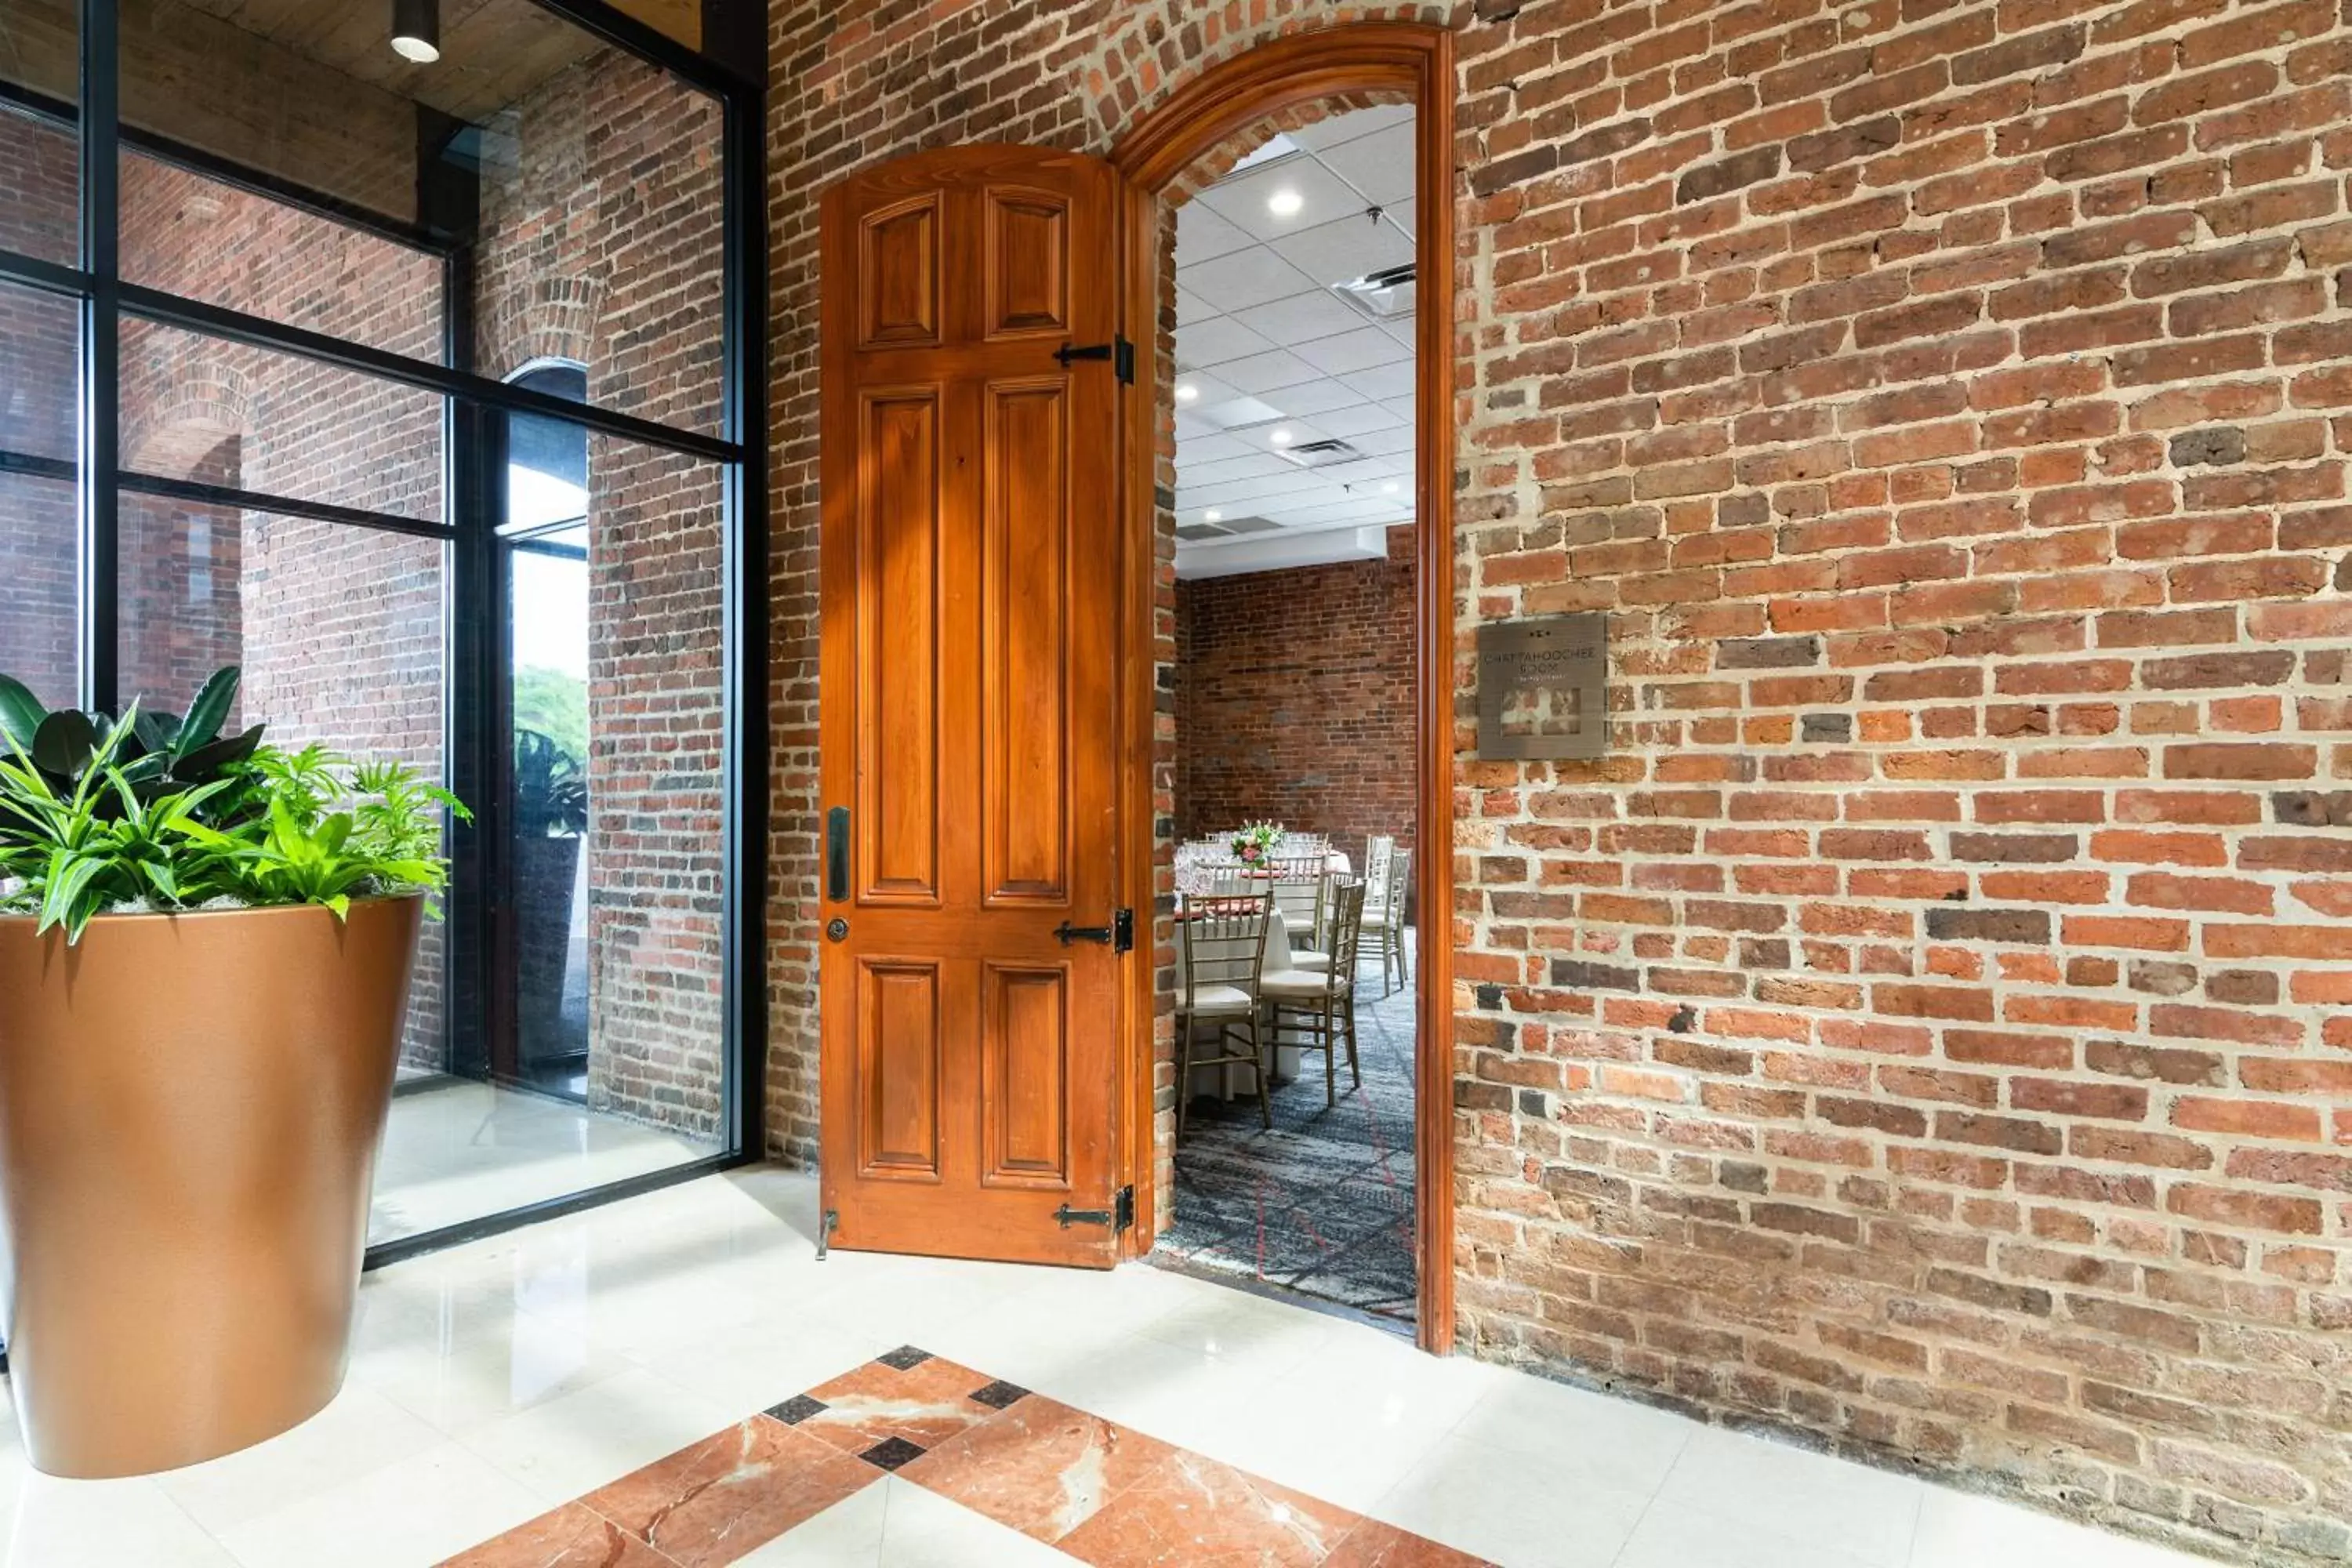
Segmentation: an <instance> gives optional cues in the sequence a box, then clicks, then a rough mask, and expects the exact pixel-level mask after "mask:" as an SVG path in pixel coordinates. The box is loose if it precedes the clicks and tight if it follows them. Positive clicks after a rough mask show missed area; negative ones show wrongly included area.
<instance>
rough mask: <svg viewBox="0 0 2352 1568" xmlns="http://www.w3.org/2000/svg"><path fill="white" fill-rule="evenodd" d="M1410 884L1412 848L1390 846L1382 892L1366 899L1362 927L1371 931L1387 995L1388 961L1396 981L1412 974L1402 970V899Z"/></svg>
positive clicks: (1404, 980) (1406, 980) (1400, 982)
mask: <svg viewBox="0 0 2352 1568" xmlns="http://www.w3.org/2000/svg"><path fill="white" fill-rule="evenodd" d="M1410 888H1412V850H1410V849H1397V848H1394V847H1391V851H1390V854H1389V858H1388V866H1387V868H1386V875H1385V876H1384V877H1383V879H1382V885H1381V895H1380V896H1379V897H1378V898H1376V899H1368V900H1366V902H1365V905H1364V929H1365V930H1366V931H1370V933H1371V937H1372V948H1373V950H1374V951H1375V952H1378V953H1379V954H1380V958H1381V995H1383V996H1386V995H1388V994H1390V992H1391V990H1393V989H1394V987H1392V986H1391V985H1390V984H1389V965H1390V963H1391V962H1393V963H1395V965H1396V974H1397V984H1398V985H1405V984H1411V983H1412V976H1411V975H1410V974H1407V973H1405V941H1404V900H1405V894H1406V891H1407V889H1410Z"/></svg>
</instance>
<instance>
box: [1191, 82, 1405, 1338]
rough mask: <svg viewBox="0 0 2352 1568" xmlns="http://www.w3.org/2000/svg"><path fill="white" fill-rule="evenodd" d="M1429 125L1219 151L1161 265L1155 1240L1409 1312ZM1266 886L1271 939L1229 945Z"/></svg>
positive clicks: (1396, 107) (1253, 1278)
mask: <svg viewBox="0 0 2352 1568" xmlns="http://www.w3.org/2000/svg"><path fill="white" fill-rule="evenodd" d="M1317 107H1318V108H1320V107H1321V106H1317ZM1289 118H1290V119H1297V118H1299V116H1298V115H1297V114H1293V115H1292V116H1290V117H1289ZM1415 135H1416V125H1415V114H1414V110H1413V107H1412V105H1411V104H1410V103H1391V104H1377V105H1368V106H1363V107H1349V106H1346V105H1344V104H1341V105H1335V106H1332V107H1331V109H1330V111H1329V112H1325V113H1320V114H1319V115H1318V117H1317V118H1314V119H1312V120H1311V121H1308V122H1307V123H1304V124H1298V125H1297V126H1295V127H1294V128H1292V129H1287V130H1270V129H1269V130H1268V131H1267V132H1266V133H1265V138H1264V139H1263V140H1262V141H1260V142H1258V143H1257V144H1256V145H1255V146H1254V147H1251V148H1250V149H1249V150H1248V151H1246V152H1244V153H1241V154H1240V156H1239V157H1238V158H1232V148H1233V146H1234V143H1233V142H1227V143H1226V144H1225V146H1224V147H1223V149H1221V150H1220V152H1219V153H1215V154H1213V155H1212V157H1213V158H1216V159H1228V158H1230V159H1231V167H1230V168H1226V169H1222V170H1221V169H1217V168H1214V167H1208V168H1200V167H1196V169H1195V170H1194V171H1192V174H1191V177H1190V179H1189V180H1188V184H1194V185H1197V187H1198V188H1197V190H1196V192H1195V194H1193V195H1191V196H1190V197H1189V198H1188V199H1186V200H1184V201H1183V202H1182V203H1181V205H1177V206H1175V208H1174V211H1173V215H1172V220H1173V237H1172V241H1173V257H1172V263H1173V272H1172V279H1171V274H1170V272H1169V269H1168V266H1167V264H1166V262H1165V261H1163V265H1162V269H1161V277H1162V281H1163V284H1171V283H1172V287H1171V290H1170V292H1169V294H1168V295H1167V300H1169V301H1171V302H1172V306H1173V313H1174V317H1175V329H1174V340H1173V349H1174V353H1173V359H1172V365H1173V373H1174V374H1173V378H1172V382H1171V384H1170V386H1169V393H1168V395H1169V396H1170V399H1171V403H1170V407H1169V410H1168V413H1169V416H1170V420H1171V428H1172V431H1173V436H1174V444H1173V446H1174V465H1175V486H1174V490H1173V521H1174V533H1175V547H1174V562H1175V577H1176V582H1175V592H1174V611H1175V657H1174V662H1173V666H1172V680H1171V688H1172V695H1173V708H1174V720H1175V765H1174V768H1173V771H1172V782H1173V789H1172V792H1171V793H1172V800H1173V814H1172V815H1173V828H1174V837H1175V839H1176V849H1175V855H1174V860H1175V910H1174V913H1175V916H1176V931H1177V941H1176V942H1175V955H1176V964H1177V969H1176V975H1177V978H1176V987H1175V992H1176V994H1175V1028H1176V1063H1175V1096H1176V1100H1177V1120H1176V1134H1175V1144H1174V1149H1173V1154H1172V1162H1171V1163H1172V1167H1173V1173H1174V1192H1173V1204H1172V1215H1171V1221H1170V1224H1169V1226H1168V1228H1167V1229H1166V1230H1165V1231H1164V1232H1163V1233H1162V1235H1161V1237H1160V1243H1159V1247H1158V1248H1157V1249H1156V1253H1155V1257H1156V1258H1157V1259H1158V1260H1160V1261H1162V1262H1163V1263H1168V1264H1171V1265H1173V1266H1176V1267H1180V1268H1186V1269H1188V1270H1191V1271H1195V1272H1201V1273H1205V1274H1209V1275H1212V1276H1214V1277H1223V1278H1232V1279H1242V1280H1246V1281H1248V1282H1250V1283H1251V1284H1252V1285H1253V1286H1254V1287H1255V1288H1258V1289H1271V1290H1273V1291H1276V1292H1277V1293H1280V1294H1283V1295H1287V1296H1297V1297H1302V1298H1305V1299H1307V1300H1311V1301H1315V1302H1318V1303H1326V1304H1336V1305H1339V1306H1342V1307H1346V1308H1350V1309H1354V1310H1359V1311H1361V1312H1364V1313H1367V1314H1370V1316H1371V1317H1373V1318H1374V1319H1375V1320H1377V1321H1385V1322H1388V1323H1391V1324H1394V1325H1398V1326H1409V1325H1410V1324H1411V1323H1412V1321H1413V1318H1414V1316H1415V1313H1416V1310H1417V1305H1418V1303H1417V1289H1416V1268H1415V1259H1414V1214H1413V1208H1414V1168H1413V1167H1414V1162H1415V1150H1414V1147H1413V1135H1412V1134H1413V1127H1414V1124H1415V1121H1416V1103H1415V1102H1416V1099H1417V1086H1416V1083H1415V1075H1414V1070H1413V1069H1414V1063H1415V1060H1416V1056H1417V1052H1416V1048H1415V1047H1416V1027H1417V1021H1416V1019H1415V1017H1414V1007H1413V990H1412V937H1413V928H1412V914H1413V912H1414V911H1413V909H1412V897H1411V866H1412V858H1413V857H1414V855H1415V853H1416V850H1417V847H1418V846H1417V832H1416V829H1417V826H1418V823H1417V816H1418V813H1417V804H1418V797H1417V792H1416V790H1415V787H1414V784H1415V773H1416V768H1415V750H1414V715H1415V711H1416V705H1415V701H1414V686H1415V677H1416V668H1415V659H1414V644H1413V624H1414V605H1415V602H1416V597H1415V591H1414V590H1415V583H1416V578H1417V575H1418V574H1417V570H1416V552H1415V549H1414V537H1413V531H1414V521H1415V518H1414V513H1415V499H1416V498H1415V487H1414V484H1413V479H1414V463H1415V458H1416V453H1415V447H1416V432H1417V428H1418V420H1417V417H1416V391H1417V388H1416V381H1417V377H1416V374H1415V367H1414V348H1415V303H1416V291H1415V281H1416V275H1415V262H1416V256H1415V244H1414V240H1415V234H1414V208H1415V202H1416V197H1417V192H1416V189H1415V160H1414V156H1413V151H1414V146H1415ZM1160 239H1161V243H1162V244H1163V245H1166V244H1168V243H1169V240H1170V236H1169V234H1168V223H1167V222H1166V220H1163V223H1162V226H1161V235H1160ZM1166 315H1167V306H1166V305H1165V304H1163V308H1162V318H1163V321H1164V320H1165V317H1166ZM1163 346H1165V345H1163ZM1252 895H1262V897H1263V901H1264V904H1265V911H1266V914H1265V918H1266V924H1267V927H1268V930H1267V932H1266V934H1265V936H1264V938H1263V939H1262V940H1261V941H1259V942H1256V943H1255V944H1253V943H1249V942H1241V943H1238V944H1235V943H1229V942H1228V943H1224V944H1223V947H1220V945H1219V944H1220V942H1222V941H1223V934H1224V932H1223V928H1224V926H1225V925H1226V924H1227V923H1229V922H1228V921H1225V920H1224V919H1223V918H1221V917H1222V916H1223V914H1224V913H1225V912H1227V911H1239V912H1243V913H1244V914H1246V913H1247V912H1248V906H1247V905H1246V904H1245V903H1242V902H1236V900H1246V899H1248V898H1250V897H1251V896H1252ZM1211 933H1215V934H1214V935H1212V934H1211ZM1350 956H1352V959H1353V962H1352V963H1349V962H1348V960H1349V957H1350ZM1226 971H1231V972H1232V973H1229V974H1228V973H1225V972H1226ZM1228 990H1231V991H1237V992H1240V993H1242V994H1245V995H1246V996H1248V997H1250V998H1252V999H1254V1000H1255V1004H1256V1005H1255V1007H1253V1008H1249V1009H1246V1010H1244V1011H1242V1012H1240V1013H1238V1014H1236V1012H1235V1010H1234V1007H1233V1006H1232V1005H1229V1004H1230V1003H1231V1001H1232V998H1230V997H1229V996H1227V995H1226V994H1225V993H1226V991H1228ZM1235 1058H1242V1059H1235ZM1204 1062H1205V1063H1206V1064H1207V1065H1196V1064H1202V1063H1204Z"/></svg>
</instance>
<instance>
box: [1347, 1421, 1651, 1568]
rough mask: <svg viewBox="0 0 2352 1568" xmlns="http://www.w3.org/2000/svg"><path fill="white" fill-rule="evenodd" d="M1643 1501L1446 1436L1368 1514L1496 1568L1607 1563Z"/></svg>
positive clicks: (1509, 1452)
mask: <svg viewBox="0 0 2352 1568" xmlns="http://www.w3.org/2000/svg"><path fill="white" fill-rule="evenodd" d="M1649 1500H1650V1494H1649V1493H1647V1492H1645V1491H1640V1490H1632V1489H1622V1488H1616V1487H1611V1486H1607V1485H1605V1484H1602V1483H1600V1482H1597V1481H1576V1480H1570V1479H1563V1478H1562V1477H1561V1475H1560V1474H1559V1470H1558V1469H1557V1468H1555V1467H1553V1466H1552V1465H1550V1464H1549V1463H1547V1462H1546V1461H1545V1459H1544V1458H1541V1457H1539V1456H1536V1455H1530V1454H1525V1453H1520V1452H1517V1451H1516V1450H1514V1449H1510V1448H1497V1447H1494V1446H1493V1445H1491V1444H1486V1443H1475V1442H1470V1441H1467V1440H1465V1439H1464V1438H1461V1437H1457V1436H1447V1437H1444V1438H1443V1439H1441V1440H1440V1441H1439V1443H1438V1444H1437V1446H1436V1447H1435V1448H1434V1449H1433V1450H1432V1452H1431V1453H1430V1454H1429V1456H1428V1457H1427V1458H1424V1459H1423V1460H1422V1461H1421V1462H1420V1463H1419V1464H1418V1465H1415V1466H1414V1467H1413V1468H1412V1470H1411V1471H1410V1472H1408V1473H1407V1475H1406V1476H1405V1478H1404V1479H1403V1480H1402V1481H1400V1482H1398V1483H1397V1485H1396V1486H1395V1487H1393V1488H1391V1489H1390V1491H1389V1493H1388V1495H1386V1496H1385V1497H1383V1498H1381V1500H1380V1501H1379V1502H1377V1503H1375V1504H1373V1505H1372V1507H1371V1508H1370V1510H1367V1511H1369V1512H1370V1514H1371V1516H1372V1517H1373V1518H1375V1519H1381V1520H1386V1521H1388V1522H1389V1523H1391V1524H1394V1525H1398V1526H1401V1527H1402V1528H1403V1529H1406V1530H1410V1531H1415V1532H1417V1533H1419V1534H1422V1535H1426V1536H1429V1537H1431V1538H1433V1539H1434V1540H1437V1541H1442V1542H1444V1543H1445V1544H1446V1545H1448V1546H1452V1547H1455V1548H1457V1549H1459V1550H1461V1551H1464V1552H1472V1553H1475V1555H1477V1556H1480V1557H1485V1558H1488V1559H1490V1560H1492V1561H1494V1562H1496V1563H1501V1564H1502V1565H1503V1568H1608V1565H1609V1564H1611V1563H1614V1562H1615V1561H1616V1559H1617V1553H1618V1552H1619V1550H1620V1549H1621V1548H1622V1547H1623V1546H1624V1544H1625V1540H1626V1538H1627V1537H1628V1536H1629V1535H1631V1534H1632V1533H1633V1524H1634V1521H1636V1520H1638V1519H1640V1518H1641V1517H1642V1510H1643V1509H1644V1508H1645V1507H1646V1506H1648V1503H1649ZM1692 1568H1696V1564H1694V1565H1692Z"/></svg>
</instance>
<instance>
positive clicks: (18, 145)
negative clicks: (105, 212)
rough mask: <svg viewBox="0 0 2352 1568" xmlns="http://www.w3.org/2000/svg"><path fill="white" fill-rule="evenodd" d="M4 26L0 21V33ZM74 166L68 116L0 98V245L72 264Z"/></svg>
mask: <svg viewBox="0 0 2352 1568" xmlns="http://www.w3.org/2000/svg"><path fill="white" fill-rule="evenodd" d="M7 27H8V23H7V22H6V21H5V20H0V35H5V32H6V30H7ZM0 59H5V47H0ZM80 167H81V163H80V143H79V141H78V140H77V138H76V133H75V131H74V127H73V124H72V122H71V121H66V120H61V119H53V118H51V117H50V116H48V115H46V114H42V113H38V112H37V111H35V110H30V109H26V108H24V107H21V106H18V105H16V104H11V103H9V102H8V101H6V100H5V99H0V250H13V251H16V252H17V253H19V254H20V255H24V256H30V257H34V258H37V259H39V260H42V261H55V262H58V263H60V264H61V265H64V266H68V267H70V266H72V265H73V264H74V262H75V260H76V258H78V257H79V253H80V248H81V227H80V225H81V218H80V207H79V201H80V197H79V183H80V177H79V170H80Z"/></svg>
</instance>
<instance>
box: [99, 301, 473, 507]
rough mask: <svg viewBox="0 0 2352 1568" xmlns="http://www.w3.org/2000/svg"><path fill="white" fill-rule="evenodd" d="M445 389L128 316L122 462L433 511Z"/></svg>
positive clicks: (304, 494)
mask: <svg viewBox="0 0 2352 1568" xmlns="http://www.w3.org/2000/svg"><path fill="white" fill-rule="evenodd" d="M441 416H442V400H441V398H440V397H439V396H437V395H435V394H433V393H429V392H420V391H417V390H416V389H415V388H413V387H408V386H403V385H401V384H398V383H396V382H390V381H382V380H379V379H377V378H376V377H374V376H370V375H363V374H360V373H358V372H356V371H349V370H344V369H342V368H341V367H339V366H336V365H331V364H326V363H320V362H318V361H315V360H309V359H304V358H301V357H299V356H297V355H293V354H283V353H272V352H270V351H268V350H266V349H257V348H249V347H247V346H246V345H244V344H242V343H234V342H226V341H225V340H223V339H219V338H212V337H207V336H205V335H204V334H202V333H197V332H188V331H181V330H179V329H178V328H176V327H167V326H163V325H162V324H160V323H158V322H154V321H137V320H131V319H128V318H126V319H125V320H124V321H123V323H122V466H123V467H124V468H126V469H129V470H130V471H131V472H133V473H141V474H153V475H157V476H159V477H161V478H163V479H195V480H200V481H203V482H205V483H208V484H223V485H231V486H235V487H236V488H238V489H247V490H255V491H258V492H260V493H262V494H265V495H276V496H287V497H290V498H292V499H295V500H312V501H326V502H330V503H331V504H333V505H337V506H347V507H356V508H358V509H360V510H365V511H374V512H383V513H387V514H389V515H391V516H394V517H403V518H413V519H416V520H418V521H425V522H438V521H441V520H442V518H443V516H444V512H443V508H442V497H441Z"/></svg>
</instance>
